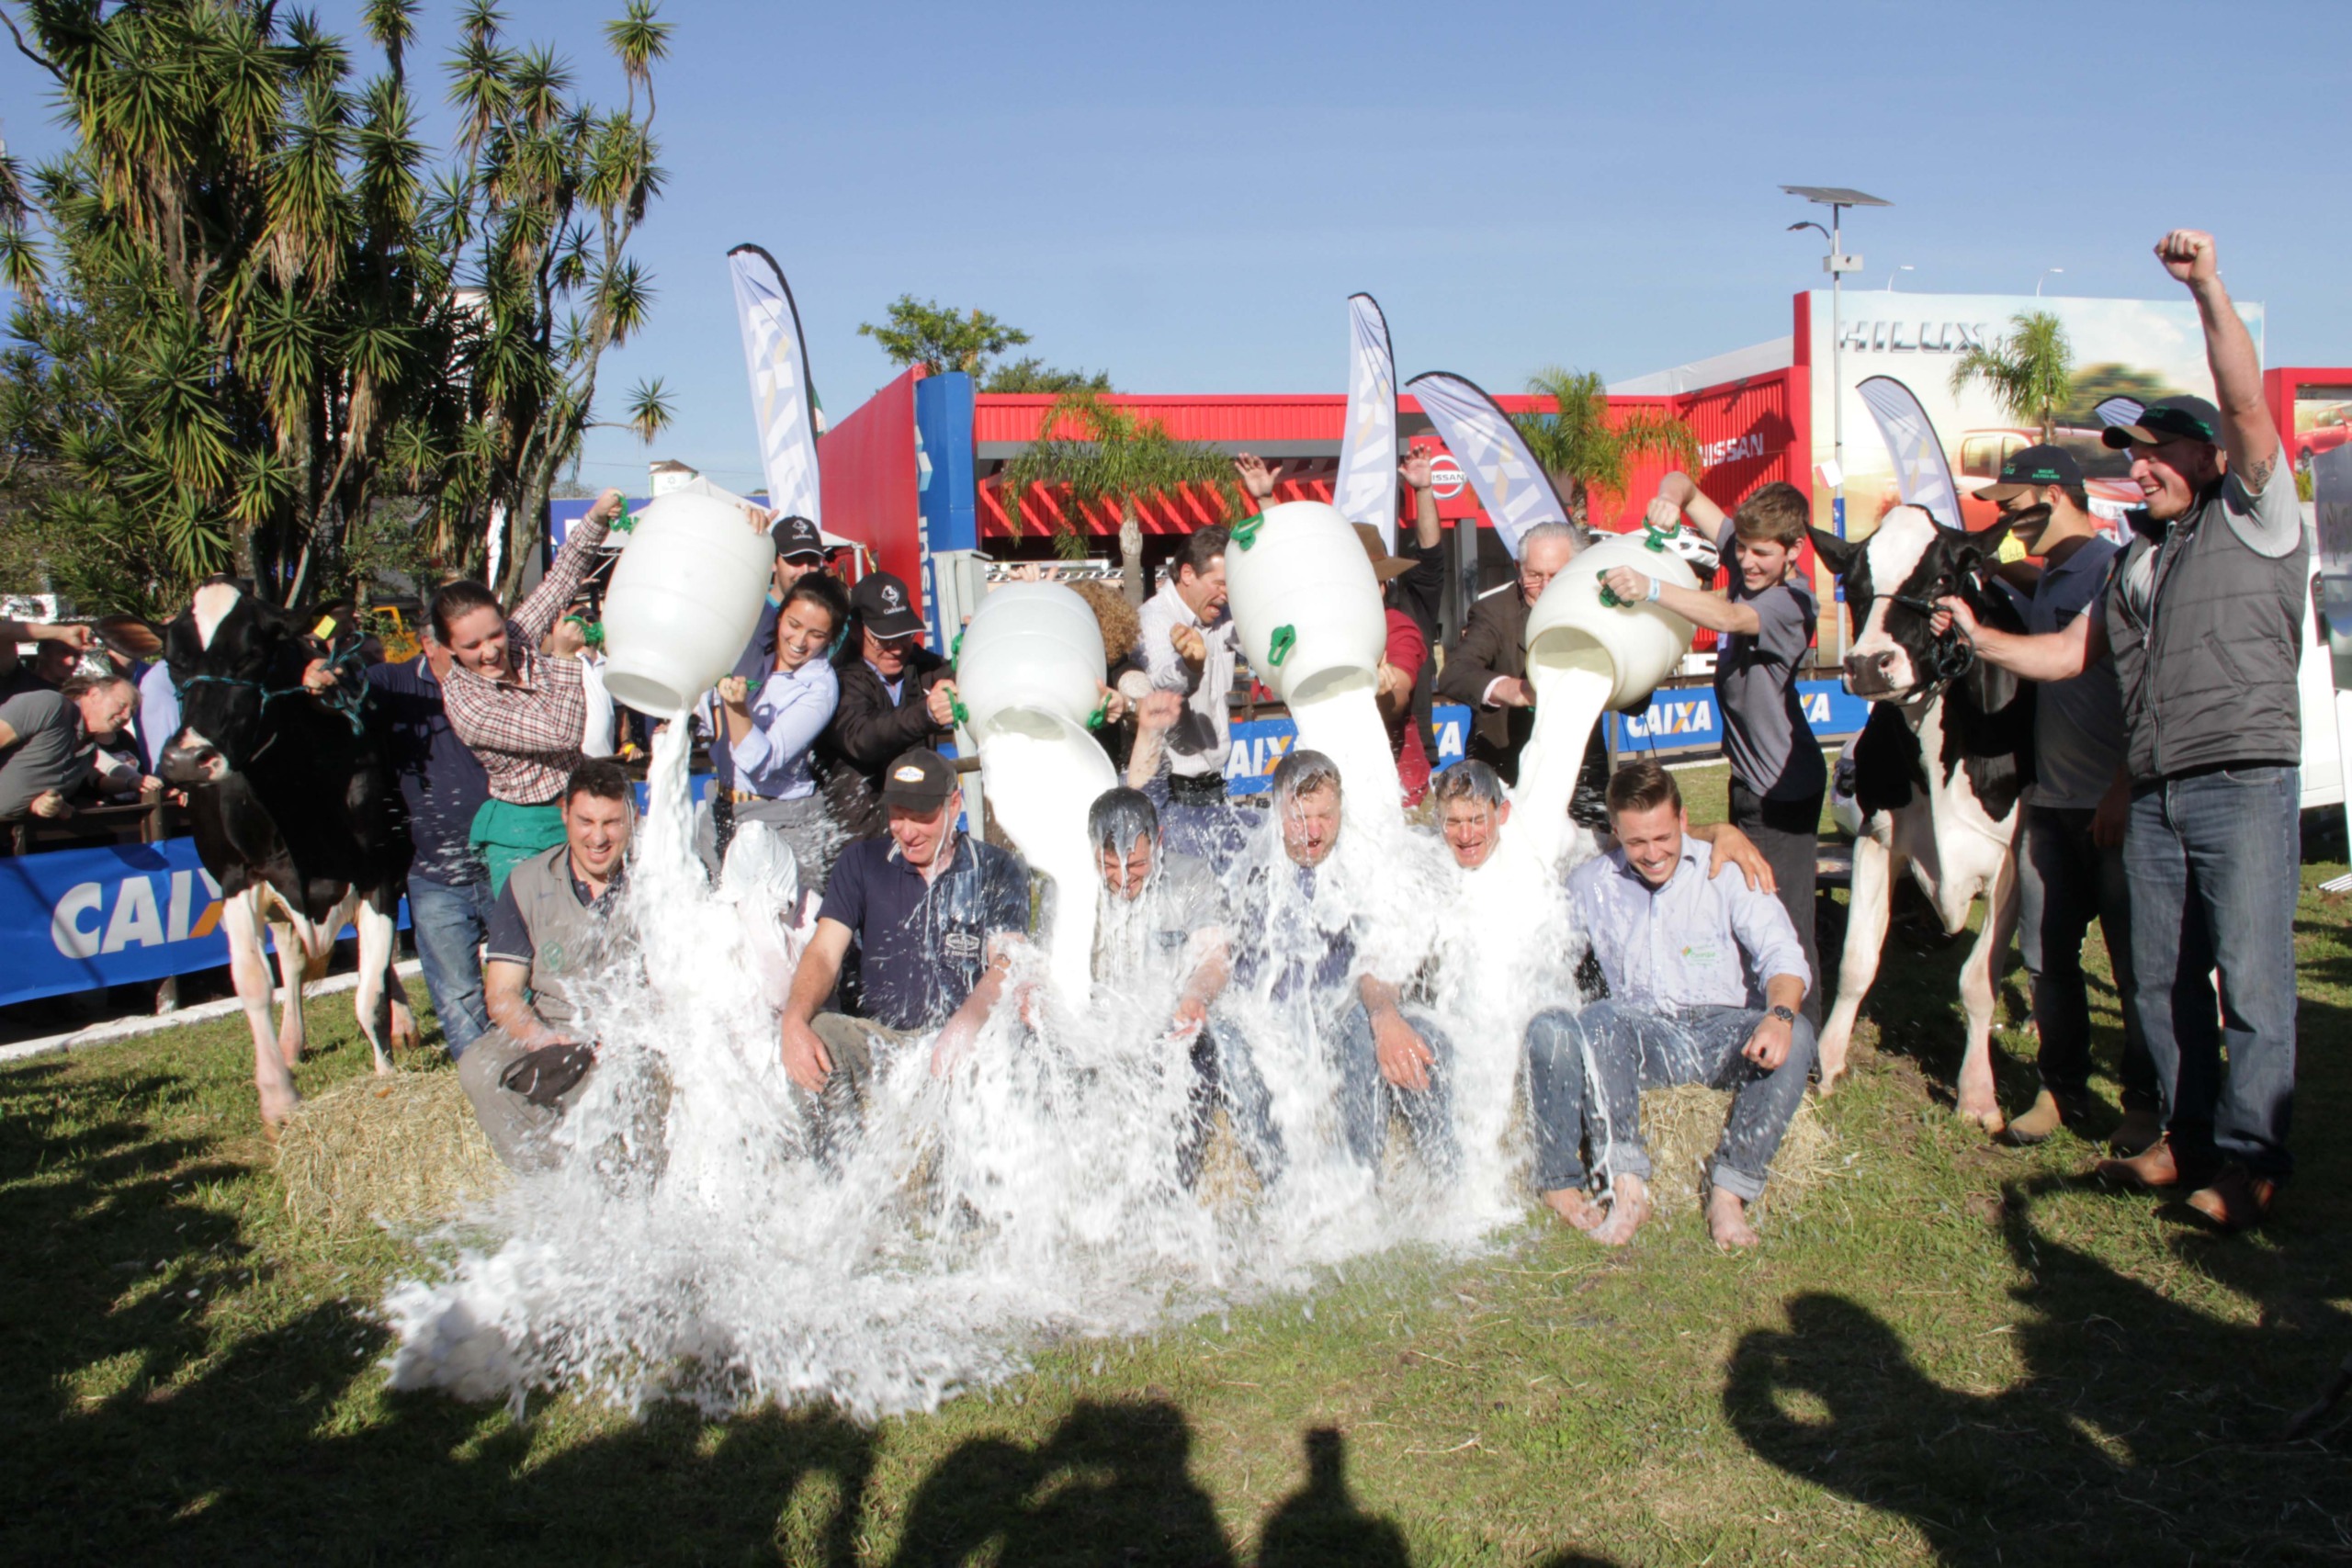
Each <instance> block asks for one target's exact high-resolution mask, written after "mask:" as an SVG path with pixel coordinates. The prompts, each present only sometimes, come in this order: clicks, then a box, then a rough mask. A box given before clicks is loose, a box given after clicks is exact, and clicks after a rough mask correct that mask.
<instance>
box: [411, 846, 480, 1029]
mask: <svg viewBox="0 0 2352 1568" xmlns="http://www.w3.org/2000/svg"><path fill="white" fill-rule="evenodd" d="M491 904H492V898H491V893H490V878H489V877H488V876H487V875H484V876H481V877H480V878H478V879H476V880H475V881H472V882H462V883H460V882H438V881H435V879H433V878H432V877H429V876H423V875H420V874H417V873H415V872H413V871H412V872H410V873H409V875H408V923H409V931H410V934H411V935H412V936H413V937H414V938H415V940H416V963H417V967H418V968H420V969H422V970H424V988H425V990H426V991H427V992H429V993H430V994H431V995H432V998H433V1013H434V1016H435V1018H438V1019H439V1020H440V1021H441V1040H442V1043H444V1044H446V1045H447V1047H448V1048H449V1059H450V1060H451V1061H455V1060H457V1059H458V1057H459V1056H462V1055H465V1052H466V1047H467V1046H469V1045H470V1044H472V1043H474V1042H475V1041H477V1040H479V1039H481V1036H482V1034H483V1033H484V1032H486V1031H487V1030H488V1029H489V1028H490V1008H489V1005H488V1004H487V1003H486V1002H485V1001H484V1000H483V999H482V990H481V944H482V942H483V940H484V938H486V937H487V936H488V935H489V932H490V908H491Z"/></svg>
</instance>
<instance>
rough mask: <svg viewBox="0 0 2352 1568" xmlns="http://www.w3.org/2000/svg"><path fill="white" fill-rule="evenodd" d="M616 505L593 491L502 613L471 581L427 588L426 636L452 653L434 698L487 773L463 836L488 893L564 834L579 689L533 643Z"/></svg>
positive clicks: (577, 668) (570, 662) (561, 604)
mask: <svg viewBox="0 0 2352 1568" xmlns="http://www.w3.org/2000/svg"><path fill="white" fill-rule="evenodd" d="M620 511H621V492H620V491H616V490H608V491H605V493H604V494H602V495H600V496H598V497H597V498H596V504H595V505H594V506H592V507H590V508H589V509H588V513H587V515H585V516H583V517H582V518H581V519H580V521H579V522H577V523H574V524H573V525H571V533H570V534H569V535H568V536H565V538H564V541H563V548H562V549H560V550H559V551H557V552H556V558H555V559H554V560H553V561H552V562H551V563H549V565H548V572H547V576H545V577H544V578H542V579H540V581H539V585H538V587H537V588H535V589H533V590H532V591H531V594H530V597H528V598H526V599H525V600H524V601H523V603H522V604H519V605H517V606H516V607H515V613H514V615H507V614H506V613H505V612H504V611H503V610H502V609H501V608H500V607H499V604H498V596H497V595H496V594H494V593H492V592H491V591H490V590H489V589H488V588H486V587H484V586H483V585H482V584H481V583H479V582H452V583H450V584H448V585H447V586H446V587H444V588H443V589H442V590H441V591H440V592H437V593H435V594H434V596H433V605H432V615H433V632H434V635H435V637H439V638H440V639H441V645H442V646H443V647H444V648H447V649H448V650H449V651H450V653H451V654H452V655H454V658H453V659H452V660H451V663H450V667H449V676H448V679H447V681H445V682H443V683H442V688H441V701H442V705H443V706H444V707H445V708H446V709H447V712H448V715H449V728H451V729H454V730H456V731H457V733H458V739H460V740H463V741H464V742H465V743H466V744H467V745H468V746H469V747H470V748H472V750H473V753H474V755H475V756H477V757H479V758H481V765H482V771H483V772H484V773H488V774H489V775H490V799H489V800H487V801H485V802H484V803H483V804H482V807H481V811H480V812H479V813H478V814H476V816H475V818H474V825H473V832H472V834H471V836H470V838H471V843H472V846H473V850H474V852H475V853H476V854H479V855H480V856H481V858H482V860H483V862H484V863H486V864H487V865H488V866H489V867H490V880H491V889H492V894H493V896H494V895H496V894H498V893H502V892H503V891H504V890H505V887H506V875H507V873H509V872H511V871H513V870H514V869H515V866H517V865H519V864H520V863H522V862H524V861H525V860H527V859H529V858H530V857H531V856H532V855H535V854H537V853H539V852H542V851H544V850H548V849H552V848H554V847H555V846H556V845H558V844H560V843H562V842H563V841H564V840H563V818H562V814H561V810H560V807H559V806H558V804H557V799H558V796H560V795H561V794H562V793H563V781H564V780H565V779H566V778H568V777H570V776H571V770H572V769H573V768H576V767H578V766H579V765H580V762H581V760H582V758H581V741H582V737H583V736H584V735H585V734H586V732H587V728H588V697H587V693H586V691H585V689H584V688H583V687H582V684H581V665H580V661H579V660H576V659H554V658H550V657H548V655H546V654H543V653H541V652H539V651H538V649H539V644H540V642H541V641H542V640H543V639H544V638H545V637H547V635H548V630H549V629H550V628H552V627H553V626H554V625H555V622H556V617H557V616H559V615H562V614H563V612H564V610H565V608H566V607H567V606H569V605H570V604H571V596H572V594H573V593H575V592H578V591H579V588H580V583H581V580H582V578H584V577H586V576H587V575H588V567H589V563H590V562H592V561H594V559H595V558H596V552H597V550H598V549H599V548H600V547H602V546H603V545H604V542H605V529H606V528H608V527H609V526H610V525H611V524H612V521H613V519H614V518H615V517H617V516H618V515H619V514H620Z"/></svg>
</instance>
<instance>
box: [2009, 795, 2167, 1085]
mask: <svg viewBox="0 0 2352 1568" xmlns="http://www.w3.org/2000/svg"><path fill="white" fill-rule="evenodd" d="M2095 815H2096V813H2095V812H2094V811H2093V810H2092V809H2091V808H2090V807H2071V806H2032V805H2029V806H2028V807H2026V808H2025V822H2024V827H2023V831H2022V832H2021V833H2020V834H2019V836H2018V955H2019V956H2020V957H2022V958H2023V959H2024V961H2025V973H2026V978H2027V980H2028V981H2029V982H2030V986H2031V988H2032V995H2033V1026H2034V1029H2035V1031H2036V1032H2038V1033H2039V1034H2040V1035H2041V1051H2040V1055H2039V1058H2038V1066H2040V1068H2041V1087H2042V1088H2044V1089H2048V1090H2049V1091H2050V1092H2051V1093H2052V1094H2053V1095H2055V1096H2057V1097H2058V1098H2059V1099H2060V1100H2067V1099H2073V1098H2079V1097H2081V1096H2083V1095H2085V1094H2087V1093H2088V1092H2089V1090H2090V1076H2091V1004H2090V993H2089V990H2088V987H2086V985H2085V984H2084V980H2083V938H2084V937H2085V935H2086V934H2087V933H2088V932H2089V931H2090V924H2091V920H2092V918H2093V917H2097V918H2098V923H2099V928H2100V931H2101V932H2102V934H2103V936H2104V938H2105V940H2106V942H2107V957H2108V963H2109V966H2110V967H2112V968H2113V970H2114V972H2115V991H2116V998H2117V1000H2118V1002H2119V1004H2120V1006H2119V1010H2120V1012H2121V1013H2122V1014H2123V1061H2122V1066H2121V1068H2120V1072H2119V1074H2118V1077H2120V1081H2121V1083H2122V1090H2123V1092H2122V1100H2123V1108H2124V1109H2125V1110H2126V1111H2153V1110H2154V1109H2156V1107H2157V1104H2158V1096H2157V1093H2156V1069H2155V1064H2154V1062H2152V1061H2151V1060H2150V1059H2149V1057H2148V1041H2147V1036H2146V1034H2145V1033H2144V1032H2143V1031H2142V1030H2141V1028H2140V997H2139V989H2138V985H2137V982H2136V980H2135V978H2134V976H2133V972H2132V967H2131V892H2130V888H2129V886H2128V879H2127V878H2126V876H2125V874H2124V870H2123V851H2122V848H2121V846H2120V845H2116V846H2101V845H2100V844H2098V842H2096V841H2095V840H2093V839H2092V837H2091V818H2093V817H2094V816H2095Z"/></svg>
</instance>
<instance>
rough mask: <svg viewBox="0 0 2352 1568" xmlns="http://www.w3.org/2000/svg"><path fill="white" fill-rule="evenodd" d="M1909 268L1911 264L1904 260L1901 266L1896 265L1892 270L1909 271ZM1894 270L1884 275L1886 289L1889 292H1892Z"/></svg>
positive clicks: (1910, 268)
mask: <svg viewBox="0 0 2352 1568" xmlns="http://www.w3.org/2000/svg"><path fill="white" fill-rule="evenodd" d="M1911 270H1912V266H1911V264H1910V263H1909V262H1905V263H1904V264H1903V265H1901V266H1898V267H1896V268H1895V269H1894V272H1909V271H1911ZM1894 272H1890V273H1888V274H1887V275H1886V291H1887V292H1888V293H1889V294H1892V293H1894Z"/></svg>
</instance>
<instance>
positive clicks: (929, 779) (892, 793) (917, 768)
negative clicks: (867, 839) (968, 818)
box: [869, 580, 956, 812]
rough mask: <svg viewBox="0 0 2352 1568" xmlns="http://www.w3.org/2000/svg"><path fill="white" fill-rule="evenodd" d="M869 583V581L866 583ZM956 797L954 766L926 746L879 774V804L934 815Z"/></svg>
mask: <svg viewBox="0 0 2352 1568" xmlns="http://www.w3.org/2000/svg"><path fill="white" fill-rule="evenodd" d="M869 581H870V580H869ZM955 793H956V764H955V763H953V762H951V761H948V760H947V759H946V758H944V757H943V756H941V755H940V754H939V753H938V752H936V751H933V750H931V749H930V748H929V747H926V746H918V747H916V748H915V749H914V750H911V751H901V752H899V756H898V760H897V761H893V762H892V763H891V764H890V765H889V767H888V768H887V769H885V770H884V771H883V774H882V804H883V806H884V807H892V806H897V807H904V808H905V809H907V810H909V811H924V812H930V811H936V810H938V809H939V808H940V807H943V806H944V805H946V804H947V797H948V796H949V795H954V794H955Z"/></svg>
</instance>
